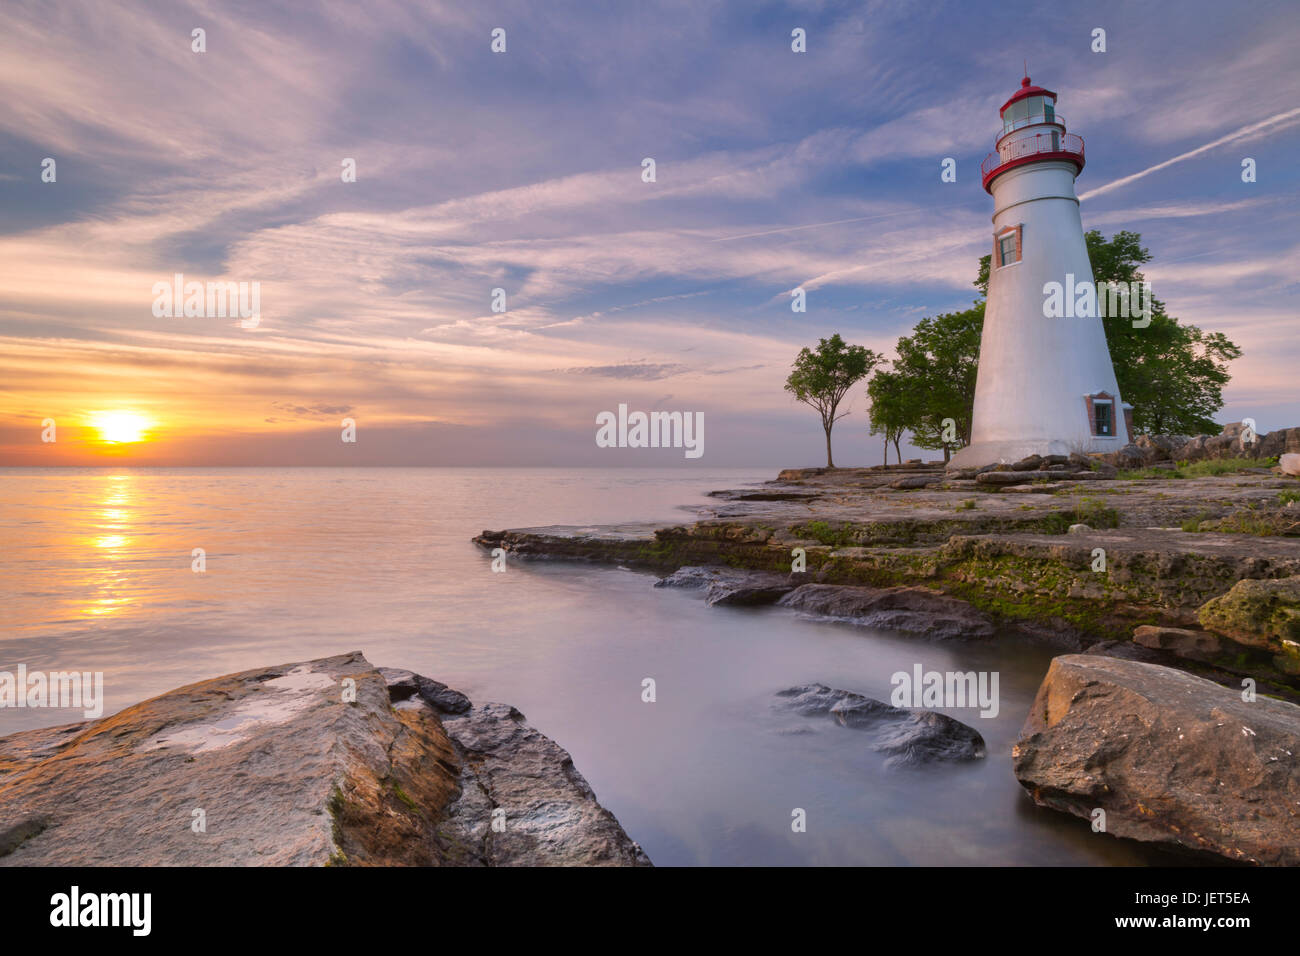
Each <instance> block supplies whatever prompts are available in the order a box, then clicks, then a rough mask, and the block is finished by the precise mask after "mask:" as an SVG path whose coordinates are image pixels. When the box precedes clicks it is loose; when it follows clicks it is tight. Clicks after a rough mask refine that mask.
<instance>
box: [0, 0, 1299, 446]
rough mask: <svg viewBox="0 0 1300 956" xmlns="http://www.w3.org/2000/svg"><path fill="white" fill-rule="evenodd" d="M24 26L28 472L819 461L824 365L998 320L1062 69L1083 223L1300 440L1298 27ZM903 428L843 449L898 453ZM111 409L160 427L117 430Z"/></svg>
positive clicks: (277, 12) (949, 10)
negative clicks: (1000, 228)
mask: <svg viewBox="0 0 1300 956" xmlns="http://www.w3.org/2000/svg"><path fill="white" fill-rule="evenodd" d="M0 18H2V20H3V29H0V100H2V102H3V108H2V109H0V465H42V464H50V465H84V464H114V465H117V464H132V465H202V466H210V465H263V464H311V465H334V464H365V465H554V466H570V467H572V466H600V465H642V466H676V467H693V468H701V467H731V466H735V467H742V466H743V467H751V466H754V467H774V468H775V467H792V466H808V465H818V464H822V463H824V458H825V455H824V439H823V436H822V434H821V429H820V424H819V420H818V418H817V415H816V413H815V412H813V411H812V410H811V409H809V408H807V407H806V406H802V405H799V404H797V403H796V402H794V400H793V399H792V398H791V396H790V395H789V394H787V393H786V392H784V391H783V389H782V385H783V383H784V380H785V377H786V376H787V375H788V373H789V370H790V364H791V362H792V361H793V359H794V357H795V355H796V354H797V352H798V350H799V349H800V348H801V347H803V346H805V345H815V344H816V342H817V340H818V339H819V338H821V337H825V336H829V335H830V334H832V333H835V332H838V333H840V334H841V335H842V336H844V338H845V339H846V340H848V341H850V342H855V343H860V344H863V345H866V346H869V347H871V348H873V349H875V350H877V351H879V352H881V353H883V354H885V355H886V356H892V355H893V349H894V343H895V342H896V341H897V339H898V337H899V336H900V335H905V334H907V333H908V332H909V331H910V330H911V328H912V326H913V325H914V324H915V323H916V322H917V320H919V319H920V318H922V317H923V316H926V315H933V314H936V313H939V312H948V311H955V310H959V309H963V308H966V307H969V305H970V304H971V302H972V301H973V300H974V299H975V297H976V296H977V294H978V293H977V292H976V290H975V289H974V287H973V286H972V282H973V280H974V278H975V274H976V271H977V268H978V260H979V257H980V256H981V255H983V254H985V252H986V251H987V248H988V245H989V238H988V237H989V231H990V228H991V227H990V224H989V223H990V217H991V215H992V202H991V199H990V197H989V196H988V194H987V193H985V192H984V190H983V189H982V188H981V185H980V176H979V164H980V162H981V160H982V159H983V158H984V156H985V155H986V154H987V153H988V152H989V151H990V150H991V149H992V146H993V140H994V138H995V134H997V133H998V132H999V131H1000V126H999V120H998V107H999V106H1000V105H1001V104H1002V103H1003V102H1004V101H1005V100H1006V99H1007V97H1008V96H1010V95H1011V93H1013V92H1014V91H1015V90H1016V89H1017V88H1018V86H1019V84H1020V78H1021V76H1022V74H1023V72H1024V69H1025V63H1026V61H1027V64H1028V71H1029V74H1030V75H1031V76H1032V78H1033V81H1034V82H1035V83H1036V84H1038V85H1041V86H1045V87H1047V88H1049V89H1051V90H1054V91H1056V93H1057V94H1058V101H1057V107H1058V111H1059V113H1060V114H1061V115H1063V116H1064V117H1065V121H1066V123H1067V126H1068V128H1069V130H1070V131H1071V132H1073V133H1078V134H1079V135H1081V136H1082V137H1083V138H1084V140H1085V142H1086V144H1087V145H1086V149H1087V167H1086V168H1085V169H1084V171H1083V173H1082V175H1081V176H1080V179H1079V181H1078V183H1077V189H1078V191H1079V193H1080V197H1081V202H1082V206H1081V209H1082V216H1083V223H1084V227H1085V229H1092V228H1096V229H1100V230H1102V232H1103V233H1105V234H1106V235H1108V236H1109V235H1111V234H1112V233H1114V232H1116V231H1118V230H1120V229H1128V230H1132V231H1136V232H1139V233H1141V235H1142V240H1143V244H1144V245H1145V246H1146V247H1147V248H1149V249H1150V251H1151V254H1152V261H1151V262H1150V263H1149V264H1148V265H1147V266H1146V267H1145V273H1146V276H1147V278H1148V279H1150V280H1151V281H1152V283H1153V294H1154V295H1155V297H1156V298H1158V299H1160V300H1162V301H1163V302H1164V303H1165V305H1166V307H1167V310H1168V311H1169V313H1170V314H1171V315H1173V316H1176V317H1177V318H1178V319H1180V320H1181V321H1182V322H1184V323H1190V324H1194V325H1198V326H1200V327H1202V328H1204V329H1206V330H1213V331H1222V332H1225V333H1227V335H1228V336H1229V338H1231V339H1232V340H1233V341H1235V342H1236V343H1237V344H1238V345H1239V346H1240V347H1241V348H1242V349H1243V352H1244V355H1243V356H1242V358H1240V359H1239V360H1237V361H1236V362H1234V363H1233V366H1232V371H1233V379H1232V382H1231V384H1230V385H1229V387H1228V388H1227V390H1226V392H1225V398H1226V405H1225V407H1224V409H1223V410H1222V412H1221V413H1220V415H1219V416H1218V418H1219V420H1220V421H1222V422H1228V421H1237V420H1240V419H1241V418H1243V417H1253V418H1254V419H1255V420H1256V423H1257V428H1258V430H1259V431H1260V432H1267V431H1269V430H1272V429H1275V428H1282V427H1289V426H1294V425H1300V385H1297V368H1298V367H1300V335H1297V334H1296V326H1297V314H1296V307H1295V294H1296V293H1297V291H1300V288H1298V286H1300V279H1297V276H1298V275H1300V268H1298V267H1300V230H1298V229H1297V225H1296V224H1297V222H1300V217H1298V216H1297V211H1298V209H1297V207H1298V205H1300V203H1298V202H1297V200H1298V198H1300V164H1297V163H1296V159H1295V157H1296V154H1297V152H1298V151H1300V70H1297V64H1298V62H1300V56H1298V55H1297V53H1296V50H1297V49H1300V6H1297V5H1296V4H1295V3H1294V2H1285V3H1284V2H1277V3H1270V2H1245V3H1233V4H1223V3H1220V2H1209V0H1176V2H1153V3H1142V4H1132V3H1097V4H1042V3H1017V2H998V3H976V2H952V3H944V2H935V0H925V2H916V3H911V2H890V3H875V2H865V3H863V2H857V3H837V2H791V3H765V2H741V0H735V2H728V3H715V2H708V0H686V2H676V0H661V2H645V3H635V4H634V3H612V4H594V3H568V2H562V0H548V2H547V3H545V4H539V3H536V2H520V3H498V2H491V0H476V2H473V3H470V2H459V3H442V2H437V0H423V2H420V3H399V2H391V0H367V2H365V3H355V2H346V3H345V2H324V3H310V4H308V3H292V4H288V3H285V4H282V3H265V2H261V0H256V2H223V3H193V4H186V3H177V2H168V3H157V4H153V3H132V2H124V3H112V4H108V3H98V2H84V3H59V2H39V3H23V2H15V0H0ZM195 28H202V29H203V30H204V40H205V44H206V50H205V52H202V53H199V52H195V51H194V50H193V49H192V45H193V43H194V40H193V38H192V31H193V30H194V29H195ZM795 28H802V29H803V30H805V31H806V36H807V51H806V52H804V53H796V52H793V51H792V49H791V44H792V40H791V31H792V30H794V29H795ZM1096 28H1102V29H1104V30H1105V31H1106V51H1105V52H1104V53H1097V52H1093V50H1092V46H1093V31H1094V29H1096ZM496 29H501V30H504V31H505V52H494V51H493V50H492V48H491V47H492V34H493V31H494V30H496ZM947 157H951V158H953V159H955V160H956V162H957V180H956V182H952V183H945V182H942V181H941V177H940V173H941V163H942V161H943V160H944V159H945V158H947ZM1246 157H1249V158H1252V159H1254V160H1255V162H1256V169H1257V181H1256V182H1253V183H1244V182H1242V178H1241V162H1242V160H1243V158H1246ZM46 158H51V159H53V160H54V161H55V166H54V174H55V175H54V181H53V182H46V181H43V180H42V171H43V168H44V164H43V161H44V160H45V159H46ZM646 158H652V159H653V160H654V166H655V181H654V182H646V181H644V178H643V160H644V159H646ZM349 159H350V160H354V161H355V169H356V181H355V182H345V181H344V175H343V173H342V170H343V165H344V162H345V160H349ZM177 273H180V274H182V275H183V276H184V278H185V281H187V282H188V281H198V282H204V283H206V282H216V281H228V282H247V283H253V282H256V283H258V289H259V297H260V311H259V315H258V319H257V322H256V324H255V326H253V327H245V326H246V325H249V323H241V321H240V319H239V318H237V317H235V318H232V317H199V316H192V317H188V318H187V317H184V316H179V317H168V316H165V315H164V316H161V317H158V316H155V314H154V309H153V306H154V303H155V291H154V285H155V283H159V282H170V281H171V280H172V276H174V275H175V274H177ZM796 287H801V288H803V289H804V290H805V291H806V294H807V311H806V312H803V313H796V312H793V311H792V310H791V307H790V303H791V298H790V292H791V290H792V289H795V288H796ZM494 289H502V290H504V296H505V311H493V307H492V306H493V290H494ZM620 404H625V405H627V406H628V408H629V409H631V410H643V411H653V410H660V411H682V412H687V413H697V414H699V413H702V414H703V416H704V421H705V429H704V454H703V455H702V456H700V457H698V458H687V457H686V456H685V455H684V454H683V452H682V450H681V449H617V448H601V447H598V446H597V444H596V441H595V434H596V416H597V415H598V414H599V413H600V412H602V411H614V410H616V409H617V408H618V406H619V405H620ZM866 406H867V402H866V397H865V388H864V387H855V388H854V390H853V391H852V392H851V393H850V397H849V399H848V400H847V406H846V407H847V408H848V409H849V410H850V412H851V414H850V415H849V416H848V417H846V418H844V419H843V420H842V421H840V422H839V423H838V424H837V425H836V427H835V451H836V463H837V464H839V465H853V464H875V463H876V462H878V461H879V460H881V457H882V440H881V439H880V438H879V437H873V436H870V435H869V434H868V424H867V417H866ZM115 415H116V416H118V417H119V419H120V417H121V416H122V415H127V416H128V417H129V416H135V418H134V420H135V421H136V422H137V423H143V425H144V426H145V430H144V433H143V435H142V436H141V437H144V438H146V439H147V440H144V441H135V442H131V441H119V442H117V443H109V442H105V441H103V440H102V438H103V437H104V435H105V434H106V433H105V432H104V431H103V430H102V429H99V430H97V429H96V427H95V424H94V423H95V422H100V423H102V422H103V421H104V420H105V417H106V416H107V417H108V420H110V421H111V420H113V416H115ZM345 418H347V419H350V420H351V421H352V422H354V423H355V437H356V441H355V442H345V441H343V440H342V437H343V419H345ZM48 420H52V421H53V422H54V423H55V430H54V432H53V437H54V438H55V440H54V441H43V440H42V439H43V437H50V435H49V434H48V429H47V428H46V427H45V425H46V423H47V421H48ZM129 430H130V429H128V431H129ZM910 453H912V452H911V450H910V449H909V447H908V446H906V445H905V446H904V454H905V455H908V454H910ZM916 454H918V455H924V456H925V457H927V458H933V457H934V453H933V452H924V453H922V452H916Z"/></svg>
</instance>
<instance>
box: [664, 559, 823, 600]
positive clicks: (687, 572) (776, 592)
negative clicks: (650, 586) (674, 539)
mask: <svg viewBox="0 0 1300 956" xmlns="http://www.w3.org/2000/svg"><path fill="white" fill-rule="evenodd" d="M797 586H798V582H797V580H795V578H794V576H793V575H790V574H777V573H775V572H771V571H738V570H734V569H732V568H705V567H685V568H678V569H677V570H676V571H674V572H673V573H672V574H670V575H668V577H666V578H660V579H659V580H658V581H656V582H655V587H657V588H704V589H705V595H704V601H705V603H706V604H709V605H714V604H730V605H736V606H755V605H762V604H774V603H775V602H776V601H777V600H778V599H779V598H780V597H781V596H782V595H784V594H788V593H790V592H791V591H793V590H794V589H795V588H796V587H797Z"/></svg>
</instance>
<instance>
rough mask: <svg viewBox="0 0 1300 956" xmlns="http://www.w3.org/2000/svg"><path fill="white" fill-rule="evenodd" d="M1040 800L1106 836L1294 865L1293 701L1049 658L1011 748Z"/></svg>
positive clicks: (1143, 667) (1156, 670)
mask: <svg viewBox="0 0 1300 956" xmlns="http://www.w3.org/2000/svg"><path fill="white" fill-rule="evenodd" d="M1012 756H1013V758H1014V768H1015V773H1016V777H1017V778H1018V779H1019V780H1020V783H1021V784H1022V785H1023V786H1024V787H1025V788H1026V789H1027V790H1028V791H1029V793H1030V795H1031V796H1032V797H1033V799H1034V801H1035V802H1036V803H1038V804H1040V805H1041V806H1045V807H1052V808H1053V809H1057V810H1064V811H1066V812H1067V813H1073V814H1075V815H1076V816H1079V817H1083V818H1085V819H1093V813H1094V811H1095V810H1097V809H1101V810H1104V811H1105V814H1106V817H1105V820H1106V830H1105V832H1107V833H1109V834H1111V835H1112V836H1118V837H1127V838H1129V839H1134V840H1142V841H1145V842H1151V843H1161V844H1171V845H1176V846H1180V847H1185V848H1188V849H1191V850H1197V851H1202V852H1206V853H1213V854H1217V855H1219V856H1222V857H1225V858H1227V859H1230V860H1237V861H1243V862H1253V863H1268V864H1288V865H1296V864H1300V764H1298V761H1300V707H1297V706H1296V705H1294V704H1289V703H1285V702H1283V701H1278V700H1273V699H1270V698H1268V697H1264V696H1259V697H1257V698H1256V699H1255V700H1253V701H1250V702H1247V701H1244V700H1242V696H1241V692H1240V691H1238V690H1233V689H1229V688H1225V687H1221V686H1219V685H1218V684H1214V683H1211V682H1210V681H1208V680H1203V679H1202V678H1199V677H1194V676H1192V675H1191V674H1187V673H1185V672H1183V671H1179V670H1174V669H1173V668H1170V667H1162V666H1159V665H1156V664H1147V663H1142V662H1139V661H1132V660H1121V659H1118V658H1113V657H1103V656H1089V655H1082V654H1070V655H1065V656H1062V657H1057V658H1055V659H1053V661H1052V664H1051V667H1050V668H1049V669H1048V672H1047V676H1046V677H1044V678H1043V683H1042V685H1041V686H1040V687H1039V689H1038V696H1037V697H1036V698H1035V699H1034V703H1033V706H1032V707H1031V709H1030V712H1029V717H1028V718H1027V719H1026V721H1025V725H1024V728H1023V729H1022V730H1021V734H1020V741H1019V743H1017V745H1016V747H1015V749H1014V750H1013V751H1012Z"/></svg>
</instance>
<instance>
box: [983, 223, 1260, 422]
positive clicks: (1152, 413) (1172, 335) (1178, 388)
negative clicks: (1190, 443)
mask: <svg viewBox="0 0 1300 956" xmlns="http://www.w3.org/2000/svg"><path fill="white" fill-rule="evenodd" d="M1084 240H1085V241H1086V242H1087V244H1088V258H1089V259H1090V260H1091V262H1092V275H1093V279H1094V280H1095V281H1096V282H1097V284H1098V286H1100V285H1102V284H1103V283H1106V282H1117V283H1118V282H1122V283H1130V282H1142V281H1144V277H1143V275H1142V273H1141V272H1140V271H1139V267H1140V266H1141V265H1142V263H1144V262H1149V261H1150V260H1151V253H1150V252H1149V251H1147V250H1146V249H1144V248H1143V247H1142V237H1141V236H1140V235H1139V234H1138V233H1136V232H1128V231H1125V230H1121V231H1120V232H1117V233H1115V235H1113V236H1111V238H1110V239H1106V238H1105V237H1104V236H1102V234H1101V232H1100V231H1099V230H1096V229H1092V230H1090V231H1088V232H1087V233H1086V234H1085V235H1084ZM989 263H990V257H989V256H984V257H982V258H981V259H980V270H979V276H978V277H977V278H976V279H975V286H976V288H978V289H979V290H980V291H981V292H983V293H984V294H985V295H987V294H988V288H989ZM1102 321H1103V323H1104V325H1105V329H1106V345H1107V346H1108V348H1109V349H1110V360H1111V364H1112V365H1113V366H1114V367H1115V378H1116V379H1117V380H1118V382H1119V392H1120V395H1121V397H1123V399H1124V401H1126V402H1128V403H1129V404H1130V405H1132V406H1133V430H1134V431H1135V432H1138V433H1145V434H1152V435H1159V434H1166V435H1169V434H1181V435H1195V434H1199V433H1202V432H1209V433H1214V432H1217V431H1219V426H1218V425H1217V424H1216V423H1215V422H1214V419H1213V418H1212V417H1211V416H1213V415H1214V414H1216V413H1217V412H1218V411H1219V409H1221V408H1222V407H1223V387H1224V386H1225V385H1226V384H1227V383H1228V380H1229V379H1230V378H1231V377H1232V376H1231V373H1230V372H1229V371H1228V363H1229V362H1230V361H1232V360H1233V359H1235V358H1239V357H1240V356H1241V349H1240V348H1238V347H1237V346H1236V345H1235V344H1234V343H1232V342H1231V341H1229V340H1228V338H1227V336H1225V335H1224V334H1223V333H1222V332H1203V331H1201V329H1199V328H1197V327H1196V326H1194V325H1182V324H1180V323H1179V321H1178V320H1177V319H1176V318H1174V317H1173V316H1171V315H1168V314H1167V313H1166V312H1165V305H1164V303H1163V302H1161V301H1160V300H1159V299H1157V298H1155V296H1152V297H1151V324H1150V325H1148V326H1146V327H1144V328H1134V327H1133V320H1132V319H1131V318H1122V317H1120V316H1106V317H1105V318H1104V319H1103V320H1102Z"/></svg>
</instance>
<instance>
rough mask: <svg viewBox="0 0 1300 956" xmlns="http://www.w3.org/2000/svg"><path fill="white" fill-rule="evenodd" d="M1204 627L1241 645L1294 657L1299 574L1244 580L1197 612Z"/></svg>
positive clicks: (1298, 638) (1299, 625)
mask: <svg viewBox="0 0 1300 956" xmlns="http://www.w3.org/2000/svg"><path fill="white" fill-rule="evenodd" d="M1197 617H1198V618H1199V620H1200V622H1201V626H1202V627H1205V628H1208V629H1209V630H1212V631H1217V632H1218V633H1220V634H1223V635H1226V636H1227V637H1231V638H1232V639H1233V640H1235V641H1239V642H1240V643H1242V644H1250V645H1254V646H1256V647H1267V648H1269V649H1270V650H1273V651H1278V652H1282V653H1283V654H1284V655H1286V654H1288V652H1289V656H1294V654H1295V648H1296V645H1297V642H1300V575H1297V576H1295V577H1289V578H1278V579H1276V580H1271V581H1257V580H1251V579H1247V580H1243V581H1238V582H1237V583H1236V584H1234V585H1233V586H1232V590H1230V591H1229V592H1228V593H1227V594H1223V595H1220V596H1219V597H1216V598H1212V599H1211V600H1209V601H1207V602H1206V603H1205V604H1204V605H1203V606H1202V607H1201V609H1200V611H1199V612H1197Z"/></svg>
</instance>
